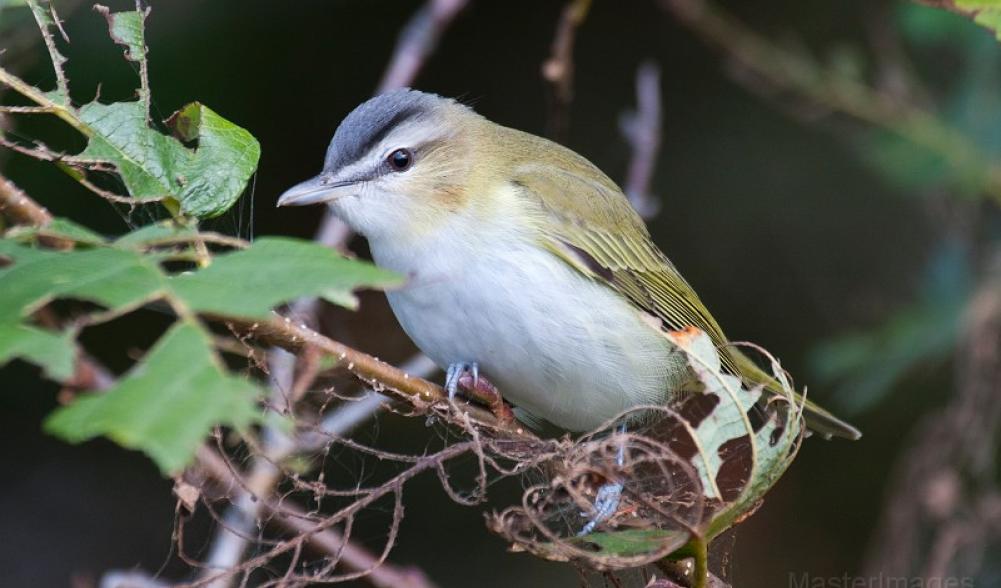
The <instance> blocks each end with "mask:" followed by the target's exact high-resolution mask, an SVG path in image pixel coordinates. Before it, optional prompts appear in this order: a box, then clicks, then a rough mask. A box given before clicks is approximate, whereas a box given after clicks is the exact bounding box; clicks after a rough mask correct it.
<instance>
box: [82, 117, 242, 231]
mask: <svg viewBox="0 0 1001 588" xmlns="http://www.w3.org/2000/svg"><path fill="white" fill-rule="evenodd" d="M79 117H80V120H81V121H82V122H83V123H84V124H86V125H87V126H88V127H89V128H90V129H92V130H93V134H92V135H91V136H90V142H89V143H88V144H87V147H86V148H85V149H84V151H83V152H82V153H80V154H79V156H78V157H79V158H81V159H84V160H89V161H94V162H103V163H108V164H111V165H114V166H115V168H116V169H117V170H118V173H119V175H120V176H121V178H122V181H123V182H124V183H125V187H126V188H127V189H128V191H129V193H130V194H131V195H132V196H134V197H135V198H141V199H150V198H160V199H164V200H166V201H167V202H172V203H175V204H176V206H178V207H179V209H180V211H181V212H182V213H184V214H188V215H192V216H196V217H199V218H209V217H213V216H218V215H219V214H222V213H223V212H225V211H226V210H228V209H229V207H230V206H232V205H233V203H234V202H236V201H237V199H239V197H240V194H241V193H242V192H243V189H244V188H245V187H246V185H247V181H248V180H249V179H250V175H251V174H252V173H253V172H254V170H255V169H257V161H258V159H259V158H260V154H261V151H260V145H259V144H258V143H257V140H256V139H254V137H253V135H251V134H250V133H248V132H247V131H246V130H244V129H242V128H240V127H238V126H236V125H234V124H233V123H231V122H229V121H227V120H226V119H224V118H222V117H221V116H219V115H218V114H216V113H215V112H213V111H212V110H211V109H209V108H208V107H206V106H203V105H201V104H198V103H193V104H189V105H188V106H186V107H185V108H183V109H182V110H181V111H179V112H178V114H175V115H174V117H172V118H173V120H174V121H175V124H180V123H178V122H177V121H180V120H183V121H186V122H185V124H187V125H188V126H189V131H188V132H190V133H193V136H194V137H195V138H196V139H197V142H198V145H197V148H188V147H186V146H184V145H183V144H182V143H181V142H180V141H178V140H177V139H175V138H174V137H168V136H167V135H164V134H162V133H160V132H158V131H156V130H154V129H151V128H150V127H149V126H148V125H147V123H146V112H145V109H144V107H143V105H142V103H141V102H117V103H114V104H101V103H99V102H91V103H90V104H86V105H84V106H83V107H81V108H80V110H79Z"/></svg>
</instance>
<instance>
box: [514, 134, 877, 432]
mask: <svg viewBox="0 0 1001 588" xmlns="http://www.w3.org/2000/svg"><path fill="white" fill-rule="evenodd" d="M548 145H550V146H552V147H551V148H552V149H558V153H559V154H561V155H562V156H563V157H562V158H560V159H558V160H547V159H546V158H545V157H540V158H539V159H538V160H535V161H530V162H525V163H523V164H522V165H520V166H518V167H517V168H516V169H515V170H514V180H513V183H514V185H515V186H517V187H519V188H520V190H521V194H522V196H523V197H524V198H525V199H526V201H527V202H528V203H529V204H530V205H532V206H536V207H537V208H538V211H537V212H539V213H540V214H538V215H537V217H538V218H540V219H541V222H538V223H537V224H538V226H537V228H538V233H539V235H540V236H541V237H540V238H541V239H542V243H541V245H542V246H543V247H545V248H547V249H548V250H550V251H552V252H553V253H554V254H556V255H557V256H558V257H560V258H561V259H563V260H564V261H565V262H567V263H568V264H569V265H570V266H571V267H574V268H575V269H577V270H578V271H580V272H581V273H583V274H584V275H586V276H588V277H589V278H590V279H592V280H596V281H599V282H601V283H604V284H605V285H607V286H608V287H610V288H612V289H613V290H614V291H616V292H617V293H619V294H620V295H621V296H623V298H625V299H626V300H628V301H629V302H631V303H632V304H633V305H634V306H635V307H636V308H638V309H639V310H641V311H643V312H646V313H648V314H649V315H651V316H652V317H654V318H656V319H659V321H660V323H661V324H662V325H663V328H665V329H669V330H681V329H684V328H686V327H690V326H694V327H698V328H699V329H701V330H703V331H705V332H706V333H707V334H708V335H709V337H710V338H711V339H712V341H713V343H714V344H715V345H716V347H717V349H718V350H719V353H720V358H721V360H722V361H723V364H724V366H725V367H726V368H727V370H728V371H730V372H731V373H734V374H739V375H741V376H742V377H744V378H745V379H746V380H748V381H749V382H751V383H753V384H760V385H763V386H765V387H766V388H767V389H769V390H771V391H777V390H781V388H780V387H779V385H778V384H777V382H775V380H774V379H773V378H772V377H771V376H770V375H768V374H767V373H765V372H764V371H763V370H761V369H760V368H758V367H757V366H756V365H755V364H754V362H753V361H751V360H750V359H748V358H747V356H745V355H744V354H742V353H741V352H740V351H739V350H737V349H735V348H734V347H733V346H732V345H730V344H729V342H728V340H727V338H726V336H725V335H724V334H723V330H722V329H721V328H720V326H719V324H718V323H717V322H716V319H714V318H713V317H712V315H711V314H709V311H708V310H707V309H706V306H705V305H704V304H703V303H702V301H701V300H700V299H699V297H698V295H697V294H696V293H695V290H694V289H693V288H692V287H691V285H689V283H688V282H687V281H686V280H685V279H684V277H682V275H681V273H680V272H678V270H677V268H675V266H674V264H673V263H671V261H670V260H669V259H668V258H667V256H666V255H664V253H663V252H662V251H661V250H660V249H659V248H658V247H657V246H656V245H655V244H654V243H653V240H652V239H651V238H650V233H649V232H648V230H647V228H646V224H645V223H644V222H643V220H642V219H641V218H640V217H639V215H638V214H637V213H636V212H635V210H633V208H632V207H631V206H630V205H629V204H628V200H627V199H626V197H625V195H624V194H623V193H622V191H621V190H620V189H619V188H618V186H616V185H615V183H614V182H612V180H611V179H609V178H608V177H607V176H606V175H604V174H603V173H602V172H601V171H600V170H598V169H597V168H596V167H594V166H593V165H592V164H591V163H590V162H588V161H587V160H586V159H584V158H582V157H580V156H579V155H577V154H576V153H573V152H572V151H569V150H566V149H563V148H561V147H558V146H555V144H551V143H549V144H548ZM804 403H805V406H806V411H805V412H806V414H807V417H808V419H809V421H810V425H811V427H813V428H814V429H816V430H818V431H819V432H820V433H821V434H823V435H825V436H830V435H837V436H841V437H847V438H853V439H855V438H858V437H860V436H861V433H859V432H858V430H857V429H855V428H854V427H852V426H851V425H849V424H847V423H845V422H843V421H841V420H840V419H838V418H837V417H835V416H834V415H832V414H831V413H829V412H827V411H826V410H824V409H823V408H820V407H819V406H816V405H815V404H813V403H812V402H809V401H804Z"/></svg>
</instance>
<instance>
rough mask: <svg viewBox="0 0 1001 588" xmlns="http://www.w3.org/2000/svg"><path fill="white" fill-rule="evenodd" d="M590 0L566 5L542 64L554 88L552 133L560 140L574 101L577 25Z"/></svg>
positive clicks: (588, 6) (570, 1)
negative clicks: (550, 49) (574, 60)
mask: <svg viewBox="0 0 1001 588" xmlns="http://www.w3.org/2000/svg"><path fill="white" fill-rule="evenodd" d="M590 8H591V0H569V1H568V2H567V4H566V6H564V7H563V12H562V14H561V15H560V20H559V23H558V24H557V25H556V35H555V36H554V37H553V47H552V51H551V53H550V55H549V58H548V59H547V60H546V61H545V62H544V63H543V64H542V77H543V78H544V79H545V80H546V81H547V82H549V84H550V88H551V89H552V92H551V94H552V98H551V100H552V104H551V108H550V117H549V135H550V136H551V137H553V138H555V139H557V140H559V139H561V138H562V137H563V134H564V133H565V132H566V128H567V124H568V120H569V114H568V112H567V111H568V109H569V107H570V102H572V101H573V79H574V63H573V47H574V40H575V39H576V36H577V29H578V28H579V27H580V25H581V24H583V23H584V19H586V18H587V13H588V11H589V10H590Z"/></svg>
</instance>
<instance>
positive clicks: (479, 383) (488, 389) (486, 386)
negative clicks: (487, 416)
mask: <svg viewBox="0 0 1001 588" xmlns="http://www.w3.org/2000/svg"><path fill="white" fill-rule="evenodd" d="M473 365H476V364H473ZM459 386H460V387H461V388H462V389H463V390H465V391H466V392H468V393H469V395H470V396H472V397H473V398H475V399H477V400H479V401H480V402H482V403H483V404H486V405H487V406H488V407H490V412H492V413H494V416H495V417H497V420H499V421H501V422H502V423H509V422H511V421H513V420H514V412H513V411H512V410H511V407H510V406H508V405H507V403H506V402H504V398H503V397H502V396H501V393H500V390H498V389H497V387H496V386H494V385H493V383H491V382H490V380H488V379H486V378H484V377H482V376H480V374H479V372H478V371H476V370H473V371H472V373H465V374H462V375H460V376H459Z"/></svg>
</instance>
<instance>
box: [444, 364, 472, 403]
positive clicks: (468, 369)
mask: <svg viewBox="0 0 1001 588" xmlns="http://www.w3.org/2000/svg"><path fill="white" fill-rule="evenodd" d="M465 374H470V375H471V376H472V377H473V382H478V381H479V379H480V366H479V364H477V363H476V362H467V361H457V362H455V363H452V364H449V366H448V369H447V370H445V391H446V392H448V399H449V401H452V400H455V394H456V393H457V392H458V391H459V379H460V378H461V377H462V376H463V375H465Z"/></svg>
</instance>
